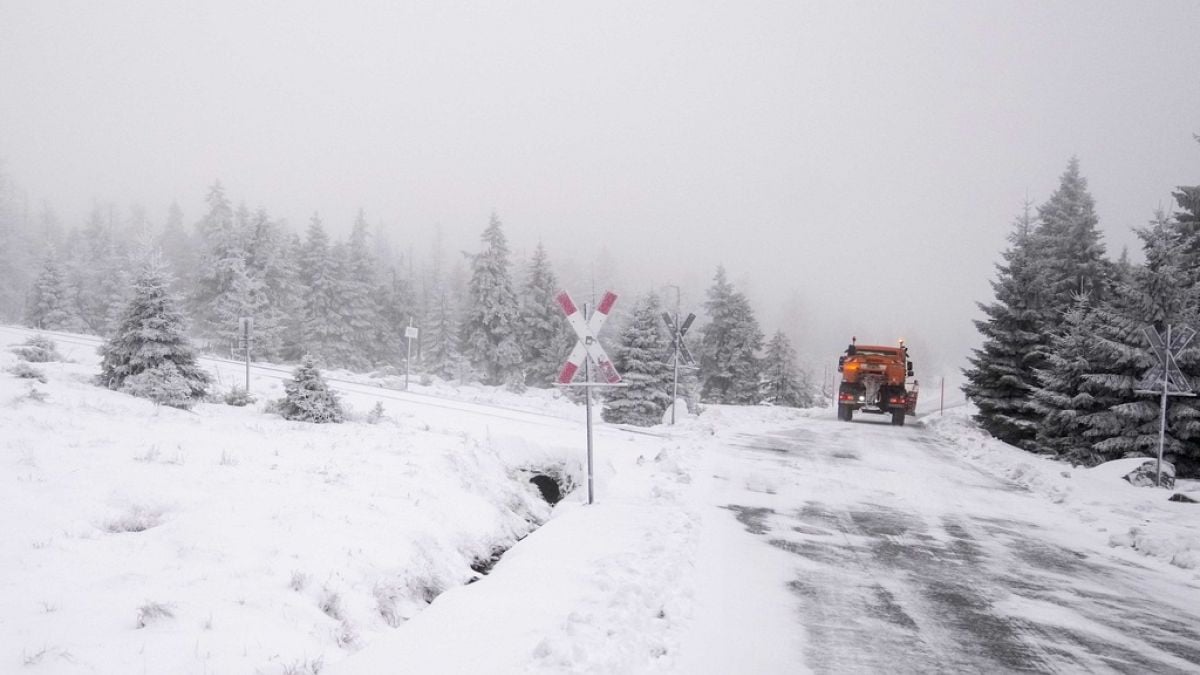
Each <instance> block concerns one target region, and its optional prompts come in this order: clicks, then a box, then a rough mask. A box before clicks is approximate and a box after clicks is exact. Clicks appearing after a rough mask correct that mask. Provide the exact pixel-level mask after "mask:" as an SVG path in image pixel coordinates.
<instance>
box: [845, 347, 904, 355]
mask: <svg viewBox="0 0 1200 675" xmlns="http://www.w3.org/2000/svg"><path fill="white" fill-rule="evenodd" d="M855 355H856V356H889V357H895V356H896V352H894V351H892V350H888V351H884V350H882V349H863V348H862V347H859V348H858V350H857V351H855Z"/></svg>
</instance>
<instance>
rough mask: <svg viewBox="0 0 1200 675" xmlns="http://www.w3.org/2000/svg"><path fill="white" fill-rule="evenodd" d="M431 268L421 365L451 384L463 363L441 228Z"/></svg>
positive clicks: (427, 274) (432, 251)
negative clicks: (450, 381) (458, 367)
mask: <svg viewBox="0 0 1200 675" xmlns="http://www.w3.org/2000/svg"><path fill="white" fill-rule="evenodd" d="M428 265H429V266H428V268H427V270H426V272H425V284H424V298H423V303H422V304H423V305H424V309H423V310H422V315H423V317H424V322H423V325H422V330H421V362H422V366H423V367H424V369H425V372H428V373H431V374H434V375H437V376H438V377H441V378H443V379H447V380H449V379H451V378H454V377H456V376H457V366H458V365H459V364H460V363H461V362H462V354H461V352H460V350H459V347H458V340H459V333H460V332H461V331H460V329H459V325H460V324H459V321H458V318H459V309H458V303H457V299H458V298H457V294H456V293H455V292H454V288H453V285H452V282H451V279H450V275H449V273H448V272H449V271H448V270H447V269H446V259H445V252H444V250H443V248H442V231H441V228H440V227H438V228H437V229H436V231H435V232H434V236H433V244H432V246H431V248H430V252H429V261H428Z"/></svg>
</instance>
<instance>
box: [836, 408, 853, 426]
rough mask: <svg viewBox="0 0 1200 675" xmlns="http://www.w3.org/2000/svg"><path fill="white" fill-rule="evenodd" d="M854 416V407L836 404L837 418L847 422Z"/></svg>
mask: <svg viewBox="0 0 1200 675" xmlns="http://www.w3.org/2000/svg"><path fill="white" fill-rule="evenodd" d="M853 418H854V408H851V407H850V406H848V405H845V404H838V419H840V420H843V421H846V422H849V421H850V420H851V419H853Z"/></svg>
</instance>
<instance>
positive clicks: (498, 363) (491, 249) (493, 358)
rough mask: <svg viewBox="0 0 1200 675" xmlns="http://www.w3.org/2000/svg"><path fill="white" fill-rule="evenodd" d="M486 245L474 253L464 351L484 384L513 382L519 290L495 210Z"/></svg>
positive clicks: (518, 353) (517, 368)
mask: <svg viewBox="0 0 1200 675" xmlns="http://www.w3.org/2000/svg"><path fill="white" fill-rule="evenodd" d="M482 240H483V244H484V248H483V250H482V251H480V252H479V253H477V254H475V255H473V256H471V281H470V283H469V285H468V293H467V307H466V319H465V321H464V323H463V351H464V353H465V354H466V356H467V358H468V359H470V361H471V364H472V366H473V367H474V368H475V370H477V371H478V372H479V373H481V374H482V375H483V377H484V383H485V384H510V385H512V384H513V383H514V377H515V376H516V375H517V374H518V373H520V370H521V362H522V354H521V345H520V344H519V342H518V340H519V339H520V338H519V336H518V335H517V314H518V312H519V306H518V304H517V294H516V292H515V291H513V283H512V276H511V275H510V273H509V262H508V241H507V240H506V239H505V237H504V231H503V230H502V229H501V224H500V219H499V218H497V217H496V214H494V213H493V214H492V219H491V222H490V223H489V224H488V227H487V229H486V230H484V231H483V236H482Z"/></svg>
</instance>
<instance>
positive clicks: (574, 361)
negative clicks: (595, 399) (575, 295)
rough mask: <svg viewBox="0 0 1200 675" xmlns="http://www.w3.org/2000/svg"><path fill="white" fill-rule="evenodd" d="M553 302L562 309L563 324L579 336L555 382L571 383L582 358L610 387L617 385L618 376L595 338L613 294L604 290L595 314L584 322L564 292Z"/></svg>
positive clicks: (615, 299) (610, 307) (611, 301)
mask: <svg viewBox="0 0 1200 675" xmlns="http://www.w3.org/2000/svg"><path fill="white" fill-rule="evenodd" d="M554 299H555V300H556V301H557V302H558V306H559V307H561V308H562V311H563V314H566V315H567V323H568V324H570V325H571V328H572V330H574V331H575V335H577V336H579V342H577V343H575V349H572V350H571V355H570V356H568V357H567V362H566V363H564V364H563V367H562V370H561V371H560V372H559V373H558V383H559V384H570V383H571V380H573V379H575V373H577V372H579V368H580V367H581V366H583V362H584V359H585V358H586V359H588V360H590V361H591V362H592V363H593V364H595V366H596V368H597V369H598V370H599V371H600V376H601V377H602V378H604V381H605V382H606V383H608V384H610V385H615V384H618V383H620V382H621V374H620V373H618V372H617V369H616V368H615V367H614V366H613V363H612V359H610V358H608V354H607V353H606V352H605V351H604V347H601V346H600V341H599V340H597V339H596V335H597V334H598V333H599V332H600V327H601V326H603V325H604V322H605V320H607V319H608V313H609V312H610V311H612V307H613V305H614V304H616V302H617V294H616V293H613V292H612V291H605V292H604V297H603V298H601V299H600V304H599V305H598V306H597V307H596V311H595V312H593V313H592V316H591V317H590V318H586V319H585V318H584V316H583V312H580V311H579V308H578V307H576V306H575V302H574V301H572V300H571V296H570V295H569V294H568V293H567V292H566V291H561V292H559V294H558V296H556V297H555V298H554ZM588 384H591V383H590V382H588V383H585V386H586V385H588Z"/></svg>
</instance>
